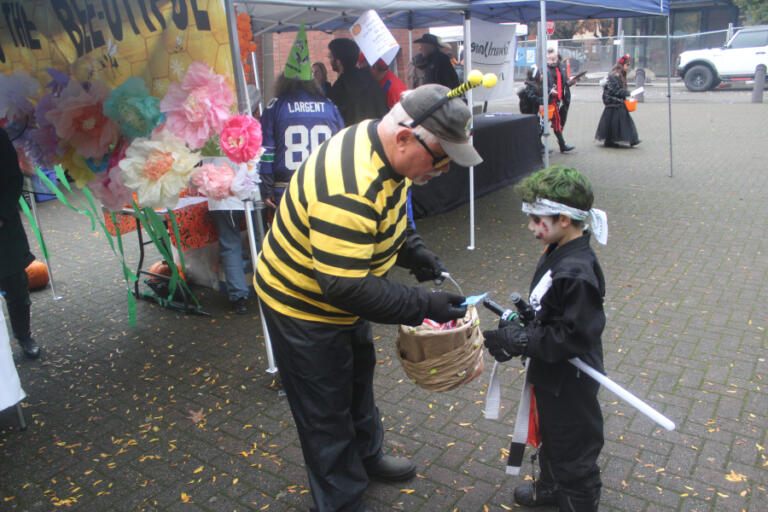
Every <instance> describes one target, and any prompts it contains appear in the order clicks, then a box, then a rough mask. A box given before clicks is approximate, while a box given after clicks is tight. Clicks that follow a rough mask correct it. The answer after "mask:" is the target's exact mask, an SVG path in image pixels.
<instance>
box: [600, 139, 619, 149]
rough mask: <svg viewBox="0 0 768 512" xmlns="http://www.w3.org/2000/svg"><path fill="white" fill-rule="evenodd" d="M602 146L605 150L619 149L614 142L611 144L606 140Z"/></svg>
mask: <svg viewBox="0 0 768 512" xmlns="http://www.w3.org/2000/svg"><path fill="white" fill-rule="evenodd" d="M603 146H605V147H607V148H618V147H620V146H619V145H618V144H616V143H615V142H611V141H610V140H607V141H605V142H603Z"/></svg>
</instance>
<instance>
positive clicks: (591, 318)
mask: <svg viewBox="0 0 768 512" xmlns="http://www.w3.org/2000/svg"><path fill="white" fill-rule="evenodd" d="M548 273H549V277H551V286H550V287H549V288H548V289H546V291H545V292H544V293H543V295H541V297H540V302H538V303H537V302H536V300H535V299H534V297H532V298H531V302H532V304H531V305H532V306H534V309H537V313H536V317H535V319H534V320H533V322H531V323H530V324H528V325H527V326H526V328H525V331H526V334H527V336H528V354H527V355H528V356H529V357H530V358H531V362H530V365H529V368H528V378H529V380H530V382H531V384H533V385H534V387H535V386H539V387H541V388H543V389H545V390H547V391H549V392H550V393H552V394H554V395H558V394H559V393H560V389H561V386H562V385H563V383H564V382H565V381H566V380H568V379H570V378H573V377H575V375H576V372H577V369H576V368H575V367H573V366H572V365H571V364H570V363H569V362H568V359H569V358H571V357H580V358H581V359H582V361H584V362H585V363H587V364H588V365H590V366H592V367H593V368H595V369H596V370H598V371H600V372H603V371H604V370H603V345H602V341H601V339H600V336H601V334H602V332H603V328H604V327H605V312H604V311H603V299H604V297H605V278H604V277H603V271H602V269H601V268H600V263H599V262H598V261H597V256H596V255H595V253H594V251H592V249H591V248H590V246H589V234H588V233H585V234H584V235H583V236H581V237H579V238H577V239H575V240H572V241H571V242H568V243H567V244H565V245H564V246H562V247H560V248H557V247H556V246H554V245H550V246H549V247H548V248H547V250H546V252H545V253H544V255H543V256H542V257H541V259H540V260H539V263H538V266H537V267H536V272H535V273H534V276H533V281H532V282H531V292H533V291H534V289H535V288H536V286H537V285H538V284H539V283H540V281H542V280H543V281H546V280H547V277H546V275H547V274H548ZM544 288H546V287H544Z"/></svg>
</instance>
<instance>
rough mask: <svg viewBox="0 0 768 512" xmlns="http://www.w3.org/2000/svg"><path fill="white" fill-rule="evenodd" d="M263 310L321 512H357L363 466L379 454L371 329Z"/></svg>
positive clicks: (367, 325)
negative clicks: (315, 320)
mask: <svg viewBox="0 0 768 512" xmlns="http://www.w3.org/2000/svg"><path fill="white" fill-rule="evenodd" d="M263 308H264V317H265V320H266V322H267V327H268V329H269V335H270V338H271V341H272V346H273V349H274V353H275V359H276V361H277V368H278V370H279V371H280V377H281V379H282V382H283V387H284V388H285V393H286V396H287V397H288V403H289V405H290V407H291V412H292V413H293V419H294V421H295V422H296V428H297V430H298V433H299V440H300V441H301V449H302V452H303V454H304V461H305V463H306V466H307V473H308V475H309V484H310V487H311V488H312V496H313V497H314V499H315V504H316V505H317V508H318V511H319V512H330V511H334V512H335V511H340V512H341V511H343V512H357V511H358V510H360V509H361V508H362V498H363V492H364V491H365V489H366V488H367V487H368V475H367V473H366V471H365V466H366V465H367V464H370V463H372V462H375V461H376V460H377V458H378V457H380V456H381V440H382V436H383V427H382V424H381V420H380V416H379V411H378V409H377V408H376V404H375V403H374V398H373V372H374V368H375V366H376V354H375V351H374V348H373V338H372V334H371V325H370V323H369V322H367V321H364V320H358V321H357V322H356V323H355V324H353V325H349V326H347V325H335V324H325V323H320V322H309V321H305V320H299V319H296V318H292V317H288V316H285V315H282V314H280V313H277V312H276V311H274V310H273V309H271V308H269V307H268V306H266V305H264V304H263Z"/></svg>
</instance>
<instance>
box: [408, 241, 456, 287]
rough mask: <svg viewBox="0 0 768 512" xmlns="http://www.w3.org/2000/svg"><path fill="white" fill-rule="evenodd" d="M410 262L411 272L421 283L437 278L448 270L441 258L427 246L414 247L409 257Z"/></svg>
mask: <svg viewBox="0 0 768 512" xmlns="http://www.w3.org/2000/svg"><path fill="white" fill-rule="evenodd" d="M408 263H409V266H410V269H411V274H413V275H414V276H416V279H417V280H418V281H419V282H420V283H423V282H424V281H431V280H433V279H437V278H438V277H440V275H441V274H442V273H443V272H447V270H446V269H445V267H444V266H443V264H442V263H441V262H440V258H438V257H437V256H435V253H433V252H432V251H430V250H429V249H427V248H426V247H419V248H417V249H414V250H413V252H412V253H411V254H410V257H409V258H408Z"/></svg>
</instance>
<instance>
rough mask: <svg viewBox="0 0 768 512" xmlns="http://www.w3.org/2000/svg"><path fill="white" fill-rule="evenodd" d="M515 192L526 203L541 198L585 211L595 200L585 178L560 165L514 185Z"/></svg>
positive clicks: (574, 170) (590, 186) (573, 170)
mask: <svg viewBox="0 0 768 512" xmlns="http://www.w3.org/2000/svg"><path fill="white" fill-rule="evenodd" d="M515 192H516V193H517V194H518V195H519V196H520V197H521V198H522V199H523V201H524V202H526V203H533V202H534V201H536V198H537V197H541V198H543V199H549V200H550V201H557V202H558V203H562V204H566V205H568V206H572V207H574V208H578V209H579V210H585V211H589V209H590V208H592V202H593V201H594V200H595V196H594V195H593V194H592V185H590V183H589V180H588V179H587V177H586V176H584V175H583V174H581V173H580V172H579V171H577V170H576V169H572V168H570V167H565V166H562V165H552V166H550V167H547V168H546V169H542V170H540V171H537V172H535V173H533V174H531V175H530V176H528V177H527V178H525V179H524V180H523V181H521V182H520V183H518V184H517V185H515Z"/></svg>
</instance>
